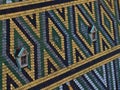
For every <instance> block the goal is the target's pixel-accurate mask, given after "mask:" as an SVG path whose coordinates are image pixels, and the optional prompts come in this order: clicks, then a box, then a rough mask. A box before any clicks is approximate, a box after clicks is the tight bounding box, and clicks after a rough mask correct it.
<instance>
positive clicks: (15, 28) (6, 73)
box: [0, 0, 120, 90]
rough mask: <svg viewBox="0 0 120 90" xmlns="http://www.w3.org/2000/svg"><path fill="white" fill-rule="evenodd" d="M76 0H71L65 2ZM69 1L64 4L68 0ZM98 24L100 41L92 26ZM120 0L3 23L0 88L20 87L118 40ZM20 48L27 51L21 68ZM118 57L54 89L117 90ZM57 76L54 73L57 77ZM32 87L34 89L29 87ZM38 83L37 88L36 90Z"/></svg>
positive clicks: (102, 0)
mask: <svg viewBox="0 0 120 90" xmlns="http://www.w3.org/2000/svg"><path fill="white" fill-rule="evenodd" d="M66 1H72V0H66ZM66 1H65V2H66ZM93 26H95V28H96V30H97V32H96V35H97V37H96V39H97V40H96V41H94V42H93V41H92V40H91V37H90V32H91V31H90V30H91V28H92V27H93ZM119 37H120V1H119V0H115V1H114V0H98V1H94V2H88V3H85V4H77V5H72V6H69V7H61V8H59V9H56V8H55V7H54V9H53V10H49V11H44V12H41V13H37V12H35V13H34V14H32V13H31V15H23V16H20V17H16V18H10V19H7V20H1V21H0V38H1V39H0V90H1V89H3V90H14V89H19V87H22V86H23V85H26V84H28V83H30V82H32V81H35V80H37V79H39V78H42V77H46V76H49V75H51V74H53V73H55V72H57V71H59V70H60V69H63V68H65V67H69V66H70V65H72V64H77V63H78V62H81V64H82V62H83V61H85V60H86V58H89V57H91V56H94V55H96V54H98V53H100V52H104V51H106V50H108V49H111V48H112V47H114V46H117V45H119V43H120V38H119ZM18 47H25V48H26V50H27V51H28V52H29V55H28V66H27V67H24V68H22V69H21V70H19V65H18V62H17V61H16V58H15V51H16V50H17V48H18ZM119 76H120V59H119V58H118V59H115V60H114V61H112V62H110V63H108V64H105V65H103V66H101V67H99V68H96V69H95V70H92V71H90V72H88V73H86V74H84V75H82V76H80V77H78V78H76V79H73V80H71V81H69V82H67V83H65V84H63V85H61V86H59V87H57V88H56V86H55V89H54V90H119V89H120V77H119ZM53 77H54V76H53ZM30 88H32V87H30ZM38 89H39V86H38V87H37V86H36V87H35V90H38Z"/></svg>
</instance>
